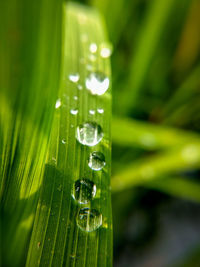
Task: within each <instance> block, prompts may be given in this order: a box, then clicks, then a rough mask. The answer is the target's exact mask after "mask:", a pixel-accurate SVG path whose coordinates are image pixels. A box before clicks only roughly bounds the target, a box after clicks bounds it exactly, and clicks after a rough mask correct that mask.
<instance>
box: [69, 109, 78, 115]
mask: <svg viewBox="0 0 200 267" xmlns="http://www.w3.org/2000/svg"><path fill="white" fill-rule="evenodd" d="M70 113H71V114H72V115H77V114H78V109H71V110H70Z"/></svg>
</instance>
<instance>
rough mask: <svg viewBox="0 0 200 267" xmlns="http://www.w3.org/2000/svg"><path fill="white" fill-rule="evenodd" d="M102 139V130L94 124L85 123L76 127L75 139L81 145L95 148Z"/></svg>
mask: <svg viewBox="0 0 200 267" xmlns="http://www.w3.org/2000/svg"><path fill="white" fill-rule="evenodd" d="M102 138H103V131H102V128H101V126H100V125H98V124H97V123H95V122H86V123H83V124H81V125H79V126H77V130H76V139H77V140H78V142H79V143H81V144H82V145H86V146H95V145H97V144H98V143H99V142H100V141H101V139H102Z"/></svg>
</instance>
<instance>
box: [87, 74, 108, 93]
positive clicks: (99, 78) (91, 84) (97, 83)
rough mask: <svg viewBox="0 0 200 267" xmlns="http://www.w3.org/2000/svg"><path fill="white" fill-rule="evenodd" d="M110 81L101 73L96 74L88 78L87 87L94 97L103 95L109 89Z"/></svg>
mask: <svg viewBox="0 0 200 267" xmlns="http://www.w3.org/2000/svg"><path fill="white" fill-rule="evenodd" d="M109 84H110V80H109V78H108V77H107V76H106V75H105V74H103V73H101V72H94V73H90V75H89V76H88V77H87V78H86V81H85V86H86V88H87V89H88V90H89V91H90V92H91V93H92V94H93V95H102V94H104V93H105V92H106V91H107V90H108V88H109Z"/></svg>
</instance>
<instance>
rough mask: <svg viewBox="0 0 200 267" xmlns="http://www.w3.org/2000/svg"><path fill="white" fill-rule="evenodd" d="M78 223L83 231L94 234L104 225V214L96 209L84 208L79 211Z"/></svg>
mask: <svg viewBox="0 0 200 267" xmlns="http://www.w3.org/2000/svg"><path fill="white" fill-rule="evenodd" d="M76 222H77V225H78V227H79V228H80V229H81V230H83V231H86V232H92V231H95V230H97V229H98V228H99V227H100V226H101V225H102V214H101V213H100V212H99V211H98V210H96V209H89V208H83V209H81V210H80V211H79V213H78V215H77V218H76Z"/></svg>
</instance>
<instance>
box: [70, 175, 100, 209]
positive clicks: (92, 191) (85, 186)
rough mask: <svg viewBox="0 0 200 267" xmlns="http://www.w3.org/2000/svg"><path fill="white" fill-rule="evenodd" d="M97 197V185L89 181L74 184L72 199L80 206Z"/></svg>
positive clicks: (78, 181) (79, 181)
mask: <svg viewBox="0 0 200 267" xmlns="http://www.w3.org/2000/svg"><path fill="white" fill-rule="evenodd" d="M95 195H96V185H95V184H94V183H93V182H92V181H91V180H89V179H81V180H77V181H76V182H75V183H74V186H73V190H72V197H73V198H74V199H75V200H77V201H78V202H79V203H80V204H86V203H88V202H89V201H90V200H91V199H92V198H94V197H95Z"/></svg>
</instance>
